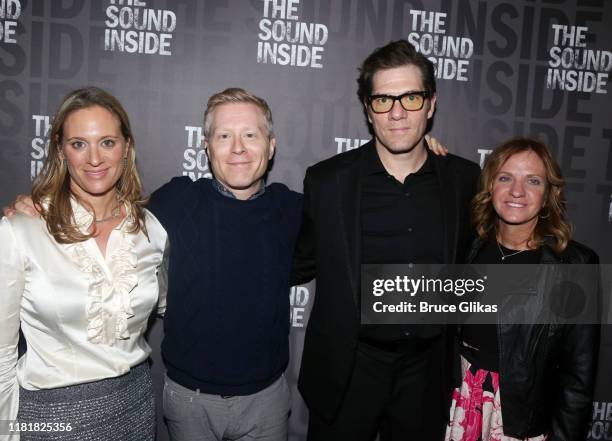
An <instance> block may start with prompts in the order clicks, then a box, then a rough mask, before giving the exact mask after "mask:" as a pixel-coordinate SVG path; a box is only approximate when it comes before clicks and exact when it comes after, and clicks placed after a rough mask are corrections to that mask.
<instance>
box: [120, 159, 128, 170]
mask: <svg viewBox="0 0 612 441" xmlns="http://www.w3.org/2000/svg"><path fill="white" fill-rule="evenodd" d="M121 162H122V163H123V169H124V170H125V169H127V166H128V159H127V157H124V158H123V159H122V160H121Z"/></svg>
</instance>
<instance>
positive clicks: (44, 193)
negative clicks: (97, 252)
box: [32, 87, 146, 243]
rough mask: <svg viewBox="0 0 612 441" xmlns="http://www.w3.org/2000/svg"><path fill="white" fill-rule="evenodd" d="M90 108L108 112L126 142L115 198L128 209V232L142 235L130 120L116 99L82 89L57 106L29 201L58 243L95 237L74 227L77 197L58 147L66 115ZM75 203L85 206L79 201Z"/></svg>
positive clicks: (142, 203) (98, 90) (140, 188)
mask: <svg viewBox="0 0 612 441" xmlns="http://www.w3.org/2000/svg"><path fill="white" fill-rule="evenodd" d="M94 106H100V107H102V108H104V109H106V110H108V111H109V112H111V113H112V114H113V115H115V116H116V117H117V118H118V119H119V122H120V126H121V133H122V135H123V137H124V138H125V140H126V141H127V142H129V147H128V152H127V158H126V162H125V167H124V170H123V173H122V174H121V177H120V178H119V181H117V184H116V189H117V197H118V199H119V201H120V202H125V203H127V204H129V205H130V209H131V213H132V216H133V219H134V222H132V224H131V226H130V227H129V231H130V232H131V233H137V232H139V231H141V230H142V231H143V232H144V233H145V234H146V226H145V224H144V216H145V214H144V211H143V207H144V204H145V202H146V199H144V198H143V197H142V184H141V182H140V176H139V175H138V170H137V169H136V153H135V142H134V135H133V134H132V129H131V127H130V120H129V118H128V116H127V113H126V111H125V109H124V108H123V106H122V105H121V103H120V102H119V101H118V100H117V98H115V97H114V96H112V95H111V94H110V93H108V92H106V91H104V90H102V89H99V88H97V87H85V88H83V89H78V90H75V91H73V92H71V93H69V94H68V95H67V96H66V97H65V98H64V100H63V101H62V103H61V104H60V106H59V109H58V110H57V113H56V114H55V117H54V118H53V123H52V125H51V130H50V132H49V153H48V155H47V159H46V160H45V163H44V165H43V168H42V170H41V172H40V174H39V175H38V176H37V177H36V179H35V180H34V184H33V187H32V200H33V201H34V203H35V204H36V205H37V207H38V209H39V212H40V214H41V216H42V217H43V219H44V220H45V222H46V223H47V229H48V230H49V232H50V233H51V234H52V235H53V237H54V238H55V240H56V241H57V242H59V243H75V242H83V241H85V240H87V239H89V238H91V237H93V236H94V235H95V233H96V232H95V231H92V232H91V233H89V234H84V233H82V232H81V231H80V230H79V228H78V226H77V225H76V222H75V220H74V215H73V212H72V206H71V205H70V198H71V197H75V198H77V199H78V197H77V196H76V195H75V194H74V193H73V192H72V191H71V189H70V174H69V173H68V167H67V165H66V163H65V160H64V159H63V154H62V147H61V146H62V139H63V135H64V133H63V131H64V123H65V121H66V118H67V117H68V115H70V114H71V113H72V112H74V111H76V110H80V109H86V108H90V107H94ZM79 202H80V203H81V204H84V205H86V206H88V204H87V203H86V202H85V201H83V200H79ZM88 208H90V209H91V208H92V207H88ZM92 211H93V210H92Z"/></svg>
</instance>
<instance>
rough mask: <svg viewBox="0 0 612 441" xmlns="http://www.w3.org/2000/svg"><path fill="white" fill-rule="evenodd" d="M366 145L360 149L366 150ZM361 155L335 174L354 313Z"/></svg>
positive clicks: (358, 268)
mask: <svg viewBox="0 0 612 441" xmlns="http://www.w3.org/2000/svg"><path fill="white" fill-rule="evenodd" d="M368 146H369V144H368V145H364V146H363V147H360V148H361V149H365V148H368ZM362 158H363V154H361V155H359V157H358V158H357V159H356V161H355V162H354V163H353V164H350V165H349V166H348V167H346V168H345V169H343V170H342V171H341V172H340V173H338V174H337V177H336V180H337V181H336V182H337V185H338V198H339V201H338V202H339V203H338V207H339V209H340V213H339V218H340V220H341V222H342V228H341V229H342V232H343V234H344V245H345V246H344V250H345V252H346V256H345V258H346V262H347V270H348V274H349V277H350V282H351V288H352V293H353V301H354V303H355V307H356V311H359V305H360V303H361V302H360V300H359V296H360V287H361V283H360V281H361V275H360V274H361V213H360V210H361V166H362V162H363V161H362Z"/></svg>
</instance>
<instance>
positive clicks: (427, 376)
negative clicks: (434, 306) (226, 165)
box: [295, 41, 480, 441]
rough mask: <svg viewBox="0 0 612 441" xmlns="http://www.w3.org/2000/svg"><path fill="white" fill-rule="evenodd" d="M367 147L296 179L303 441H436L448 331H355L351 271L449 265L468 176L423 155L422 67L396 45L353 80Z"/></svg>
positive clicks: (459, 252)
mask: <svg viewBox="0 0 612 441" xmlns="http://www.w3.org/2000/svg"><path fill="white" fill-rule="evenodd" d="M358 83H359V92H358V95H359V99H360V101H361V102H362V103H363V106H364V111H365V113H366V115H367V119H368V122H369V125H370V128H371V130H372V133H373V135H374V138H373V139H372V141H370V142H369V143H367V144H365V145H364V146H362V147H361V148H359V149H356V150H352V151H349V152H346V153H343V154H340V155H337V156H335V157H332V158H330V159H327V160H325V161H322V162H320V163H318V164H316V165H314V166H312V167H310V168H309V169H308V170H307V172H306V177H305V179H304V214H303V224H302V231H301V233H300V239H299V240H298V247H297V253H296V261H295V276H296V279H295V281H296V282H300V283H304V282H306V281H308V280H310V279H312V278H313V277H316V279H317V292H316V296H315V302H314V305H313V308H312V312H311V316H310V321H309V323H308V329H307V331H306V338H305V342H304V352H303V358H302V366H301V372H300V379H299V388H300V391H301V393H302V395H303V397H304V399H305V401H306V404H307V405H308V408H309V410H310V422H309V429H308V439H309V441H315V440H316V441H319V440H322V441H323V440H330V441H331V440H333V441H361V440H363V441H368V440H372V439H374V438H375V436H376V434H377V433H380V436H381V441H389V440H393V441H396V440H397V441H399V440H401V441H406V440H411V439H418V440H435V441H440V440H442V439H443V438H444V430H445V427H446V422H447V421H448V415H449V413H448V412H449V410H448V409H449V405H450V397H451V391H452V380H451V371H452V368H451V367H452V366H456V365H454V364H453V363H452V361H451V360H452V356H451V354H452V350H451V347H452V341H453V339H452V335H451V334H452V332H449V330H448V329H447V328H445V327H443V326H436V325H425V326H421V327H419V326H414V325H412V326H408V325H405V326H404V325H382V326H374V325H362V324H361V323H360V300H359V298H360V266H361V264H368V263H451V262H461V261H462V259H463V257H464V252H465V250H466V249H467V247H468V245H469V243H470V240H471V238H472V235H471V229H470V227H469V202H470V200H471V198H472V197H473V195H474V193H475V190H476V182H477V179H478V175H479V172H480V169H479V168H478V166H477V165H476V164H474V163H472V162H469V161H467V160H464V159H461V158H458V157H456V156H453V155H448V156H446V157H437V156H434V155H432V154H431V153H429V152H428V149H427V146H426V143H425V140H424V135H425V133H426V131H427V129H428V125H429V123H430V119H431V118H432V117H433V114H434V111H435V107H436V84H435V77H434V67H433V65H432V63H431V62H430V61H429V60H427V59H426V58H425V57H424V56H423V55H421V54H419V53H418V52H416V51H415V49H414V48H413V47H412V46H411V45H410V44H409V43H407V42H406V41H396V42H392V43H389V44H388V45H386V46H384V47H381V48H379V49H377V50H376V51H374V52H373V53H372V54H371V55H370V56H369V57H368V58H367V59H366V60H365V61H364V62H363V64H362V66H361V69H360V76H359V79H358Z"/></svg>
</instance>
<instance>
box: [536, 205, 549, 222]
mask: <svg viewBox="0 0 612 441" xmlns="http://www.w3.org/2000/svg"><path fill="white" fill-rule="evenodd" d="M542 211H544V207H542V210H541V211H540V212H542ZM538 217H539V218H540V219H548V218H549V217H550V210H548V209H547V212H546V216H542V215H541V214H539V215H538Z"/></svg>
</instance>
